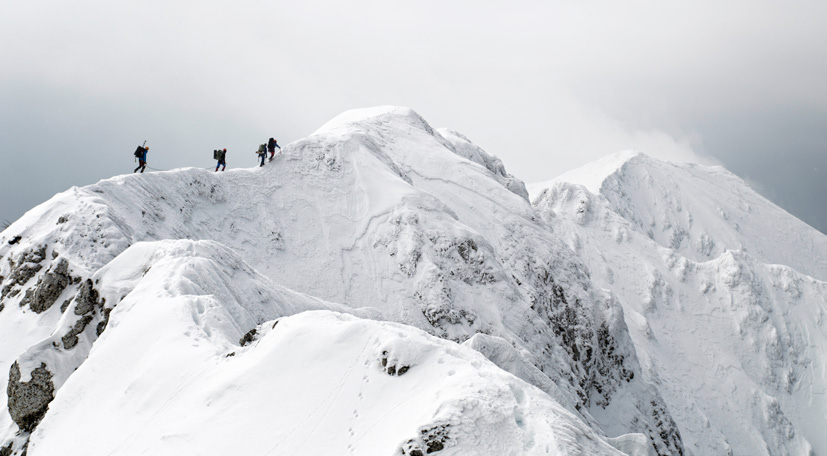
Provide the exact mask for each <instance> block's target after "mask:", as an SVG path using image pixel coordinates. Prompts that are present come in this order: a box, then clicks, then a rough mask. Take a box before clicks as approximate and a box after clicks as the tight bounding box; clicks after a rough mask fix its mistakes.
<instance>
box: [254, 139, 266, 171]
mask: <svg viewBox="0 0 827 456" xmlns="http://www.w3.org/2000/svg"><path fill="white" fill-rule="evenodd" d="M256 153H257V154H258V158H260V159H261V164H260V165H258V166H264V159H265V158H266V157H267V145H266V144H262V145H260V146H258V150H257V151H256Z"/></svg>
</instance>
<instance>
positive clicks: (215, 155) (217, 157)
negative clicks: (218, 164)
mask: <svg viewBox="0 0 827 456" xmlns="http://www.w3.org/2000/svg"><path fill="white" fill-rule="evenodd" d="M212 159H213V160H221V153H220V151H218V150H214V151H212Z"/></svg>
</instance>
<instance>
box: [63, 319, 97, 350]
mask: <svg viewBox="0 0 827 456" xmlns="http://www.w3.org/2000/svg"><path fill="white" fill-rule="evenodd" d="M91 322H92V315H84V316H82V317H81V318H79V319H78V321H76V322H75V326H72V329H70V330H69V332H68V333H66V334H65V335H64V336H63V337H62V338H61V340H62V341H63V348H65V349H66V350H68V349H70V348H72V347H74V346H75V345H77V344H78V341H79V339H78V334H80V333H82V332H83V330H84V329H86V327H87V326H89V323H91Z"/></svg>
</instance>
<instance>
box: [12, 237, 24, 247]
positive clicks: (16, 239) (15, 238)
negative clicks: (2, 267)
mask: <svg viewBox="0 0 827 456" xmlns="http://www.w3.org/2000/svg"><path fill="white" fill-rule="evenodd" d="M21 239H23V237H22V236H15V237H13V238H11V239H9V245H14V244H17V243H18V242H20V240H21Z"/></svg>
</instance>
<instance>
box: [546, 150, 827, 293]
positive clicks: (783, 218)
mask: <svg viewBox="0 0 827 456" xmlns="http://www.w3.org/2000/svg"><path fill="white" fill-rule="evenodd" d="M567 184H568V185H570V184H578V185H583V186H585V187H586V188H587V189H588V190H589V191H590V192H591V193H593V194H595V195H599V196H600V197H602V198H604V199H605V201H607V203H608V207H609V208H610V209H611V210H612V211H613V212H614V213H616V214H618V215H620V216H621V217H622V218H623V219H625V220H626V221H627V222H628V223H629V224H630V226H631V227H632V228H633V229H635V230H636V231H638V232H640V233H642V234H644V235H645V236H647V237H649V238H650V239H652V240H654V241H655V242H657V243H658V244H659V245H661V246H663V247H666V248H669V249H672V250H675V251H677V252H680V253H681V254H682V255H685V256H686V257H687V258H690V259H692V260H696V261H706V260H710V259H713V258H717V257H718V256H720V255H721V254H723V253H724V252H725V251H727V250H744V251H746V252H747V253H748V254H750V255H752V256H754V257H755V258H757V259H758V260H759V261H762V262H764V263H778V264H785V265H789V266H791V267H793V268H795V269H797V270H798V271H800V272H803V273H804V274H807V275H810V276H812V277H815V278H819V279H822V280H823V279H825V278H827V237H825V236H824V235H823V234H821V233H819V232H818V231H817V230H815V229H813V228H812V227H810V226H808V225H806V224H805V223H804V222H802V221H800V220H798V219H797V218H795V217H794V216H792V215H790V214H789V213H787V212H786V211H784V210H783V209H781V208H779V207H778V206H776V205H775V204H773V203H772V202H770V201H768V200H767V199H766V198H763V197H762V196H760V195H759V194H758V193H756V192H755V191H753V190H752V189H751V188H750V187H749V186H748V185H747V184H746V183H745V182H744V181H743V180H742V179H740V178H738V177H737V176H735V175H734V174H732V173H730V172H729V171H727V170H726V169H724V168H721V167H717V166H713V167H708V166H702V165H696V164H676V163H668V162H662V161H659V160H656V159H654V158H651V157H649V156H646V155H644V154H641V153H634V152H623V153H620V154H616V155H613V156H610V157H607V158H605V159H603V160H599V161H597V162H595V163H593V164H590V165H586V166H584V167H583V168H582V169H578V170H575V171H572V172H569V173H566V174H564V175H563V176H560V177H559V178H557V179H555V180H553V181H550V182H547V183H545V184H539V185H532V186H531V188H532V193H533V196H534V198H535V202H537V199H542V198H543V190H545V189H549V188H552V187H555V186H563V187H565V186H566V185H567ZM558 192H559V190H558ZM798 252H810V253H811V254H808V255H800V254H799V253H798Z"/></svg>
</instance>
